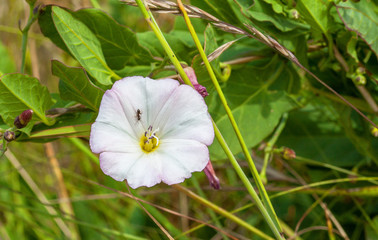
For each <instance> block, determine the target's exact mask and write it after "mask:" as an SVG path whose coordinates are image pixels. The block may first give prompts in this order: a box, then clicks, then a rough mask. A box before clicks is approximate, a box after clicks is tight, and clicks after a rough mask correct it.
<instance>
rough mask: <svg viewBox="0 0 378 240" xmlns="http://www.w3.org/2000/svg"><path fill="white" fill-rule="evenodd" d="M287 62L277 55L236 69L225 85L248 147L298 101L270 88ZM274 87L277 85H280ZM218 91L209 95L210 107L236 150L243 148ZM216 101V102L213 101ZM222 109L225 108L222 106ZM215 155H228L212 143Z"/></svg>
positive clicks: (259, 139)
mask: <svg viewBox="0 0 378 240" xmlns="http://www.w3.org/2000/svg"><path fill="white" fill-rule="evenodd" d="M284 69H285V66H284V64H283V63H280V62H279V61H278V58H275V59H273V61H272V62H271V63H269V64H267V65H266V66H264V67H262V68H261V67H256V66H248V67H244V68H242V69H238V70H233V71H232V74H231V76H230V78H229V80H228V81H227V82H226V85H225V86H224V87H223V91H224V94H225V96H226V97H227V101H228V105H229V106H230V108H231V111H232V113H233V115H234V117H235V120H236V123H237V124H238V126H239V128H240V131H241V132H242V135H243V138H244V140H245V142H246V144H247V147H248V148H251V147H253V146H255V145H256V144H258V143H260V142H261V141H262V140H263V139H264V138H266V137H267V136H268V135H269V134H271V133H272V131H273V130H274V129H275V127H276V126H277V124H278V123H279V121H280V118H281V116H282V114H283V113H284V112H287V111H289V110H291V109H293V108H294V107H295V106H296V104H295V102H294V101H293V100H292V99H291V98H290V97H288V95H287V94H286V93H285V92H284V91H283V90H273V91H271V90H269V86H271V85H272V84H273V83H274V82H275V81H280V80H282V79H280V78H279V77H280V76H281V75H282V72H283V70H284ZM275 89H278V88H277V87H276V88H275ZM215 95H216V94H212V93H210V96H209V97H210V98H209V99H207V102H208V103H209V102H210V103H211V104H209V111H210V113H211V115H212V117H213V118H214V120H215V123H216V124H217V126H218V127H219V129H220V131H221V133H222V135H223V137H224V138H225V139H226V141H227V143H228V145H229V147H230V149H231V151H232V152H233V153H234V154H237V153H239V152H241V147H240V144H239V142H238V140H237V138H236V135H235V133H234V130H233V128H232V126H231V124H230V121H229V119H228V116H227V115H226V113H225V111H224V110H223V109H222V106H220V104H216V100H214V99H216V98H217V96H215ZM214 101H215V102H214ZM221 109H222V110H221ZM210 153H211V157H212V159H222V158H225V155H224V154H223V151H222V149H221V147H220V145H219V144H218V142H216V141H215V142H214V144H213V145H212V146H211V147H210Z"/></svg>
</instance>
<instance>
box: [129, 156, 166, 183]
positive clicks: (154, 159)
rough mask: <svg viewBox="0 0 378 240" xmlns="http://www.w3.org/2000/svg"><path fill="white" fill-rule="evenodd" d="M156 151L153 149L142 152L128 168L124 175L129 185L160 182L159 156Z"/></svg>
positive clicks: (160, 166)
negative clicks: (146, 152)
mask: <svg viewBox="0 0 378 240" xmlns="http://www.w3.org/2000/svg"><path fill="white" fill-rule="evenodd" d="M156 153H157V152H156V151H155V152H151V153H148V154H144V155H143V156H142V157H141V158H140V159H138V161H136V162H135V164H134V165H133V166H132V167H131V168H130V170H129V171H128V172H127V176H126V179H127V183H128V184H129V186H130V187H132V188H134V189H135V188H138V187H141V186H146V187H152V186H154V185H156V184H158V183H160V182H161V169H162V165H161V156H160V155H159V154H156ZM164 167H165V166H164Z"/></svg>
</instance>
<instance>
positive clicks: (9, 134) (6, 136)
mask: <svg viewBox="0 0 378 240" xmlns="http://www.w3.org/2000/svg"><path fill="white" fill-rule="evenodd" d="M4 139H5V140H6V141H7V142H11V141H13V140H15V139H16V134H15V133H14V132H12V131H5V133H4Z"/></svg>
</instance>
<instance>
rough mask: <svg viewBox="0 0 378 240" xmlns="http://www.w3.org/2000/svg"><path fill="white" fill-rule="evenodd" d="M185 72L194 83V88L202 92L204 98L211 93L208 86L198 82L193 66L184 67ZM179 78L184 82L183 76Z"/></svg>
mask: <svg viewBox="0 0 378 240" xmlns="http://www.w3.org/2000/svg"><path fill="white" fill-rule="evenodd" d="M184 72H185V73H186V75H187V76H188V78H189V80H190V82H191V83H192V84H193V87H194V89H196V90H197V92H198V93H199V94H201V96H202V97H203V98H205V97H206V96H209V93H208V92H207V90H206V88H205V87H204V86H202V85H201V84H199V83H198V81H197V76H196V73H195V72H194V69H193V68H192V67H186V68H184ZM179 80H180V82H182V83H184V81H183V80H182V78H181V77H179Z"/></svg>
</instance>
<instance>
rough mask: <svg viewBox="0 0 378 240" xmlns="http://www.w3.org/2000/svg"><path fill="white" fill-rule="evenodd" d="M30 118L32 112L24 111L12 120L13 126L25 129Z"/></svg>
mask: <svg viewBox="0 0 378 240" xmlns="http://www.w3.org/2000/svg"><path fill="white" fill-rule="evenodd" d="M32 117H33V110H30V109H28V110H25V111H23V112H22V113H21V114H20V115H18V116H17V117H16V119H15V120H14V126H16V127H17V128H24V127H26V125H28V123H29V122H30V120H31V119H32Z"/></svg>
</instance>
